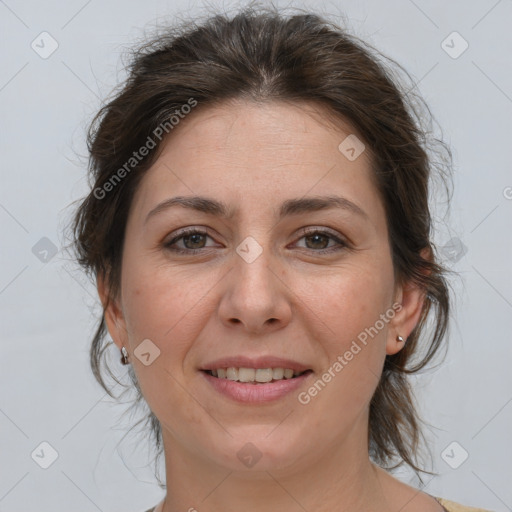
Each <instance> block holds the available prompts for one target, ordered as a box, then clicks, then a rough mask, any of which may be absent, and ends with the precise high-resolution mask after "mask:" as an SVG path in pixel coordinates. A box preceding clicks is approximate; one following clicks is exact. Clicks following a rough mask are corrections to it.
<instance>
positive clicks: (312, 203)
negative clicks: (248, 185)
mask: <svg viewBox="0 0 512 512" xmlns="http://www.w3.org/2000/svg"><path fill="white" fill-rule="evenodd" d="M174 206H181V207H182V208H188V209H192V210H195V211H199V212H202V213H206V214H209V215H215V216H217V217H222V218H224V219H231V218H233V217H234V216H235V215H237V213H238V209H233V208H229V207H228V206H227V205H226V204H225V203H223V202H222V201H217V200H215V199H211V198H208V197H203V196H177V197H171V198H169V199H166V200H165V201H162V202H161V203H159V204H158V205H157V206H155V208H153V209H152V210H151V211H150V212H149V213H148V215H147V216H146V219H145V220H144V223H146V222H148V220H149V219H150V218H151V217H153V216H155V215H157V214H158V213H160V212H163V211H165V210H168V209H169V208H172V207H174ZM330 208H339V209H343V210H346V211H349V212H351V213H354V214H356V215H358V216H360V217H362V218H363V219H365V220H370V219H369V216H368V214H367V213H366V212H365V211H364V210H363V209H362V208H361V207H360V206H358V205H357V204H355V203H353V202H352V201H350V200H349V199H347V198H346V197H341V196H335V195H329V196H311V197H301V198H297V199H287V200H286V201H284V202H283V203H282V204H281V208H280V210H279V220H281V219H283V218H284V217H287V216H290V215H300V214H303V213H311V212H317V211H321V210H327V209H330Z"/></svg>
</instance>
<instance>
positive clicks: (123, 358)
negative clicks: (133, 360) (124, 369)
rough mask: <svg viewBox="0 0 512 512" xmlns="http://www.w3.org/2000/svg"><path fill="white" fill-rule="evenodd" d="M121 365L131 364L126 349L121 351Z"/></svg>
mask: <svg viewBox="0 0 512 512" xmlns="http://www.w3.org/2000/svg"><path fill="white" fill-rule="evenodd" d="M121 364H130V363H129V362H128V351H127V350H126V349H125V348H124V346H123V348H122V349H121Z"/></svg>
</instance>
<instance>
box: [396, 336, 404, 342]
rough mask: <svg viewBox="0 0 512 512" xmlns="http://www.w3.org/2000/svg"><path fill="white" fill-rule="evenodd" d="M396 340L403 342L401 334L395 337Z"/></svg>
mask: <svg viewBox="0 0 512 512" xmlns="http://www.w3.org/2000/svg"><path fill="white" fill-rule="evenodd" d="M396 341H399V342H400V343H402V341H403V342H404V343H405V340H404V339H403V338H402V336H400V335H398V336H397V337H396Z"/></svg>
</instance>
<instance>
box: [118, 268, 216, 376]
mask: <svg viewBox="0 0 512 512" xmlns="http://www.w3.org/2000/svg"><path fill="white" fill-rule="evenodd" d="M125 270H126V273H125V277H124V279H123V286H124V288H123V294H122V296H123V306H124V313H125V320H126V326H127V330H128V336H129V338H130V341H131V343H132V348H135V347H136V346H137V345H138V344H139V343H140V342H141V341H142V340H144V339H146V338H148V339H150V340H151V341H153V342H154V343H155V344H156V345H157V346H158V347H159V349H160V350H161V356H163V360H165V361H166V365H168V366H170V367H176V366H177V365H181V363H182V360H183V358H184V356H185V355H186V352H187V351H188V349H189V348H190V346H191V345H192V343H193V340H194V339H196V337H197V336H198V335H199V333H200V332H201V329H202V323H201V322H203V323H204V322H205V321H206V319H207V315H206V314H205V307H206V305H207V302H208V301H207V297H205V294H207V292H208V290H209V289H211V288H212V286H213V285H214V284H215V282H216V281H217V280H218V278H217V277H216V275H217V274H216V273H215V272H206V273H202V274H201V275H202V277H201V279H198V278H197V272H196V271H195V274H194V271H192V270H190V269H188V270H184V269H180V268H176V267H175V268H172V267H171V266H169V267H165V266H162V265H161V264H160V265H152V264H150V263H148V264H147V265H140V266H134V265H129V264H128V265H126V267H125Z"/></svg>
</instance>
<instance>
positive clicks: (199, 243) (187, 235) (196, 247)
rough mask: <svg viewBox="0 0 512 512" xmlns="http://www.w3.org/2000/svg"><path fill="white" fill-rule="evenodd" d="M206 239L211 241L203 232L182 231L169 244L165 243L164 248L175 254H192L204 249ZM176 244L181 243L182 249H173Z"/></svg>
mask: <svg viewBox="0 0 512 512" xmlns="http://www.w3.org/2000/svg"><path fill="white" fill-rule="evenodd" d="M207 238H210V239H211V237H210V236H209V235H208V233H206V232H205V231H201V230H198V229H190V230H188V231H182V232H181V233H180V234H179V235H178V236H176V237H174V238H173V239H172V240H171V241H170V242H167V243H165V244H164V247H165V248H166V249H169V250H171V251H175V252H180V253H190V254H193V253H194V252H200V250H201V249H203V248H206V246H205V245H204V244H205V243H206V239H207ZM178 242H183V245H184V247H173V246H174V245H175V244H176V243H178Z"/></svg>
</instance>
